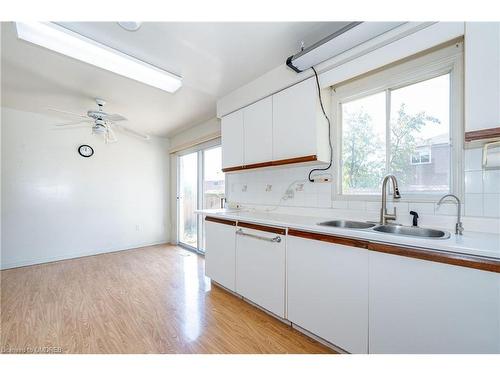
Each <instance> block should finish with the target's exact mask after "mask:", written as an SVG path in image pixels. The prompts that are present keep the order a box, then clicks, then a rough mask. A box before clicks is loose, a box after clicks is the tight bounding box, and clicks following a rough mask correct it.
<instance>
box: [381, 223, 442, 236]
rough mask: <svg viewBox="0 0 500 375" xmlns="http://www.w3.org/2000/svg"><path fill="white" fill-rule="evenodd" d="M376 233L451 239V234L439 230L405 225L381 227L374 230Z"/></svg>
mask: <svg viewBox="0 0 500 375" xmlns="http://www.w3.org/2000/svg"><path fill="white" fill-rule="evenodd" d="M373 230H374V231H376V232H383V233H390V234H397V235H401V236H410V237H420V238H436V239H437V238H440V239H444V238H449V237H450V233H449V232H445V231H442V230H438V229H429V228H419V227H405V226H403V225H380V226H377V227H375V228H373Z"/></svg>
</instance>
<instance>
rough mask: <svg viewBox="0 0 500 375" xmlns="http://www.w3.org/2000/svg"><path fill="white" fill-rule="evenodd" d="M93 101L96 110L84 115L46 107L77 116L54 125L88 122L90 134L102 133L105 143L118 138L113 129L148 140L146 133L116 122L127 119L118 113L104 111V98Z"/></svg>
mask: <svg viewBox="0 0 500 375" xmlns="http://www.w3.org/2000/svg"><path fill="white" fill-rule="evenodd" d="M95 102H96V103H97V110H89V111H87V114H86V115H81V114H78V113H73V112H69V111H64V110H61V109H57V108H48V109H49V110H50V111H54V112H58V113H63V114H65V115H70V116H73V117H76V118H78V119H75V120H74V121H71V122H66V123H62V124H56V126H71V125H79V124H82V123H89V124H91V125H92V134H95V135H102V136H103V137H104V142H105V143H113V142H116V141H117V140H118V139H117V138H116V135H115V132H114V131H113V129H117V130H120V131H123V132H125V133H129V134H131V135H134V136H136V137H139V138H142V139H144V140H149V139H150V138H151V137H150V136H149V135H148V134H144V133H140V132H137V131H135V130H132V129H130V128H128V127H126V126H124V125H122V124H118V122H119V121H126V120H127V119H126V118H125V117H123V116H122V115H119V114H109V113H106V112H104V105H105V104H106V101H105V100H103V99H99V98H96V99H95Z"/></svg>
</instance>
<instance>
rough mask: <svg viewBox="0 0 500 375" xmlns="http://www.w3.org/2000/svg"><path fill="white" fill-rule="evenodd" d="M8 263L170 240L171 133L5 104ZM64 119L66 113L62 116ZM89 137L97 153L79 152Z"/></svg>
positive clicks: (4, 245)
mask: <svg viewBox="0 0 500 375" xmlns="http://www.w3.org/2000/svg"><path fill="white" fill-rule="evenodd" d="M1 115H2V123H1V127H2V129H1V130H2V139H1V142H2V160H1V162H2V164H1V165H2V210H1V218H2V254H1V264H2V268H10V267H16V266H22V265H28V264H35V263H43V262H47V261H53V260H59V259H66V258H73V257H78V256H83V255H89V254H97V253H103V252H109V251H116V250H122V249H127V248H134V247H139V246H144V245H149V244H156V243H164V242H167V241H168V240H169V236H168V233H169V230H170V222H169V216H168V209H169V207H168V206H169V204H168V189H169V184H168V180H169V163H168V140H166V139H161V138H153V139H152V140H151V141H149V142H146V141H143V140H139V139H136V138H133V137H130V136H128V135H125V134H122V133H117V136H118V139H119V140H118V143H115V144H109V145H105V144H104V142H103V141H102V139H101V138H100V137H97V136H92V135H91V134H90V129H89V128H88V127H80V128H73V129H56V128H55V127H54V126H53V125H52V124H54V123H55V122H57V119H53V118H50V117H46V116H43V115H39V114H35V113H29V112H22V111H18V110H13V109H9V108H2V111H1ZM59 121H60V120H59ZM80 144H89V145H91V146H92V147H93V148H94V151H95V154H94V156H93V157H91V158H83V157H81V156H79V155H78V153H77V147H78V146H79V145H80Z"/></svg>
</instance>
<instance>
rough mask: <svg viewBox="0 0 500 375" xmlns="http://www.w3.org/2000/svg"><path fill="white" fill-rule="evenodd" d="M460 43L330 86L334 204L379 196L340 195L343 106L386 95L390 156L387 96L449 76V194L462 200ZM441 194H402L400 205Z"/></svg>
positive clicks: (377, 196) (461, 73) (462, 154)
mask: <svg viewBox="0 0 500 375" xmlns="http://www.w3.org/2000/svg"><path fill="white" fill-rule="evenodd" d="M463 58H464V57H463V42H462V41H459V42H454V43H453V44H451V45H447V46H445V47H441V48H439V49H433V50H431V51H429V52H427V53H422V54H419V55H417V56H414V57H410V58H408V59H405V60H403V61H401V62H399V63H394V64H391V65H389V66H387V67H384V68H381V69H378V70H377V71H375V72H373V73H371V74H367V75H364V76H362V77H358V78H356V79H352V80H349V81H347V82H343V83H339V84H336V85H334V86H332V96H331V100H332V106H331V108H332V112H331V118H332V120H333V121H332V125H333V127H334V129H333V131H332V134H333V137H334V139H333V142H332V143H333V147H334V163H333V173H334V176H335V177H336V178H335V183H334V184H333V185H334V186H333V193H332V194H333V200H347V201H356V200H358V201H378V200H380V194H381V192H380V194H378V193H376V194H346V193H343V192H342V168H341V161H342V108H341V105H342V104H343V103H347V102H350V101H353V100H357V99H361V98H363V97H366V96H370V95H373V94H377V93H380V92H385V95H386V108H385V111H386V147H387V148H388V149H387V151H386V155H389V154H390V132H389V131H388V130H389V126H390V125H389V124H390V109H391V106H390V94H389V92H390V91H391V90H396V89H399V88H402V87H406V86H409V85H412V84H416V83H419V82H423V81H426V80H429V79H432V78H436V77H439V76H441V75H444V74H450V143H451V145H450V155H451V160H450V193H452V194H455V195H457V196H458V197H460V198H463V190H464V189H463V157H464V152H463V147H464V146H463V144H464V143H463V132H464V130H463V126H464V125H463V84H464V83H463V82H464V78H463ZM442 195H443V194H442V193H437V194H433V193H411V192H407V193H405V192H404V191H403V192H402V198H401V199H400V200H399V201H400V202H435V200H436V199H438V198H439V197H441V196H442Z"/></svg>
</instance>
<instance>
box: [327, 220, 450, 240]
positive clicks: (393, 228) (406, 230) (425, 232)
mask: <svg viewBox="0 0 500 375" xmlns="http://www.w3.org/2000/svg"><path fill="white" fill-rule="evenodd" d="M318 225H321V226H325V227H334V228H346V229H365V230H373V231H375V232H381V233H389V234H393V235H398V236H406V237H418V238H428V239H446V238H449V237H450V233H449V232H446V231H442V230H439V229H430V228H420V227H408V226H404V225H399V224H386V225H379V224H375V223H370V222H364V221H350V220H331V221H323V222H321V223H318Z"/></svg>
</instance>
